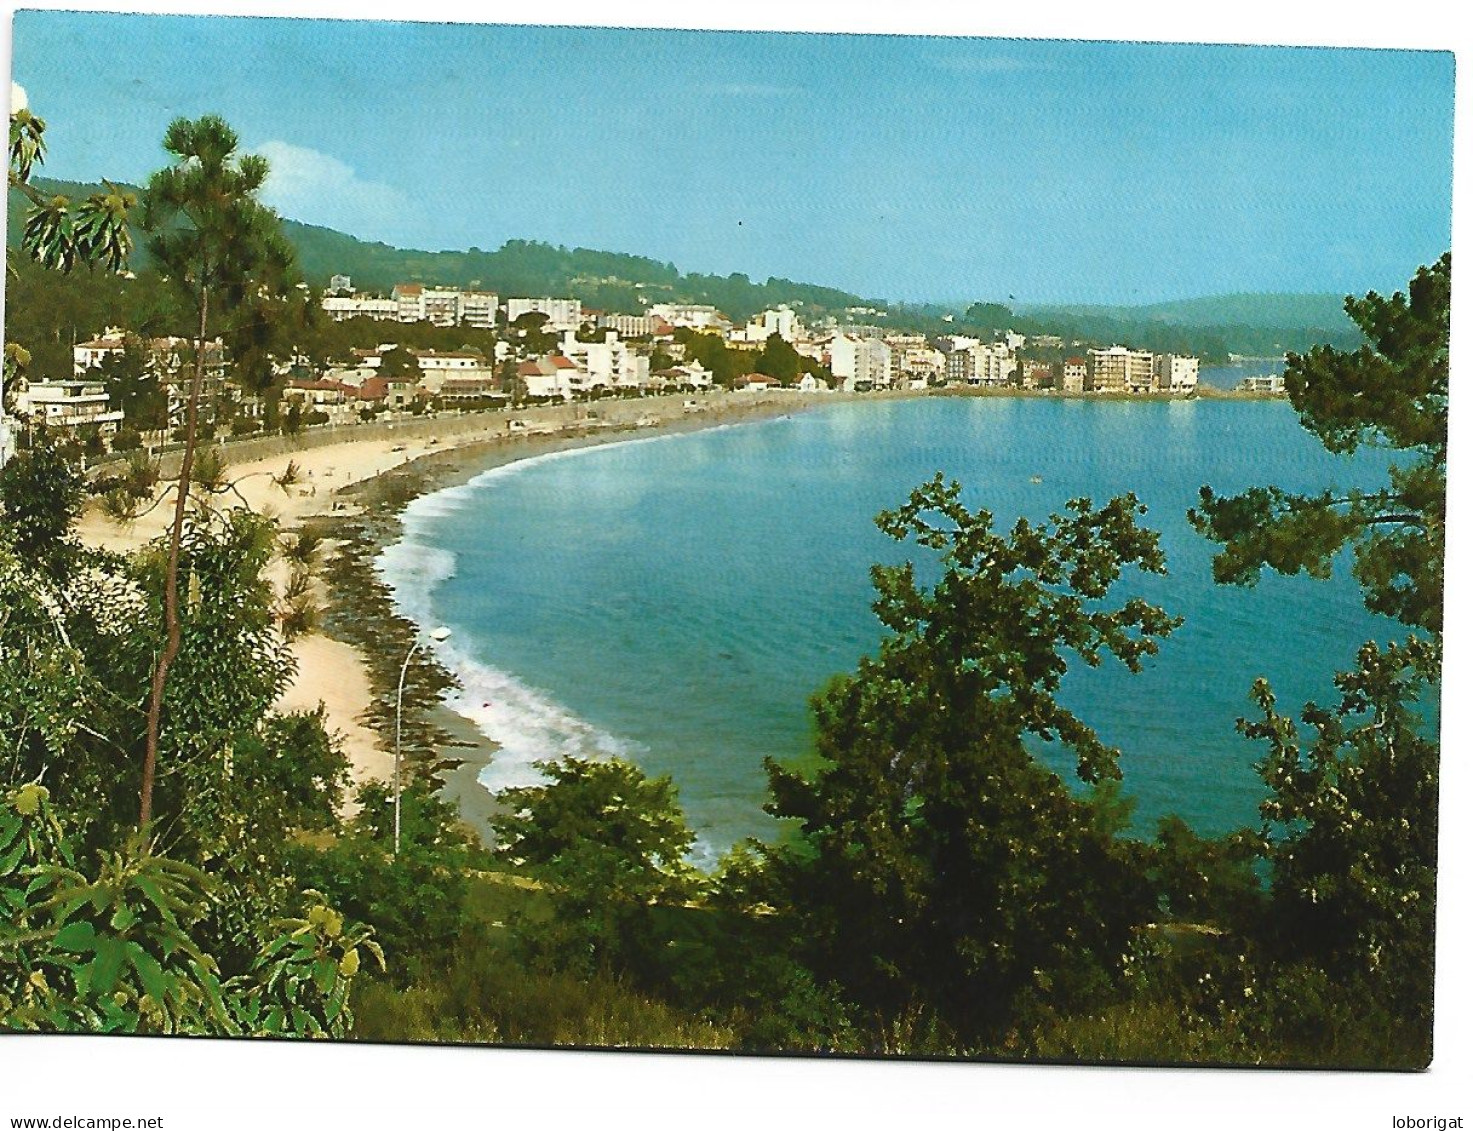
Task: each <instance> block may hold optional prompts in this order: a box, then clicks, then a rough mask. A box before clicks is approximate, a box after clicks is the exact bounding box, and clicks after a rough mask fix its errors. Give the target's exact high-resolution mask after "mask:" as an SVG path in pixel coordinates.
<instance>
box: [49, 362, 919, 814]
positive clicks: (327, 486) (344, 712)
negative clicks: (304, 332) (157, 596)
mask: <svg viewBox="0 0 1473 1131" xmlns="http://www.w3.org/2000/svg"><path fill="white" fill-rule="evenodd" d="M887 395H888V396H896V395H912V396H913V395H916V394H914V393H911V394H880V396H887ZM868 396H870V397H871V398H874V397H876V396H877V395H876V394H868ZM848 399H851V395H846V394H842V393H828V394H822V393H819V394H801V393H797V392H790V391H784V392H761V393H745V392H744V393H724V394H723V393H715V394H705V395H702V396H700V397H698V398H690V397H686V396H680V395H674V396H662V397H645V398H640V399H638V400H628V401H606V402H598V403H597V404H595V405H593V406H583V405H557V406H547V407H542V408H535V409H529V410H527V411H525V412H516V413H513V414H510V415H509V414H507V413H502V412H497V413H484V414H474V415H471V414H467V415H447V416H442V417H433V418H411V419H406V420H404V421H403V422H402V423H396V429H397V431H396V434H394V435H392V436H391V437H390V438H388V439H378V438H375V439H368V438H364V439H354V438H349V437H351V436H352V433H353V429H352V428H345V429H340V430H338V432H337V433H336V434H335V435H336V436H344V437H345V438H344V439H343V440H341V441H338V442H329V443H322V442H321V436H320V435H318V436H314V437H312V438H313V439H314V440H316V441H317V446H311V447H309V446H306V445H305V444H304V445H303V446H302V447H301V448H299V449H296V450H291V451H286V452H282V453H280V454H276V455H272V456H268V457H265V458H259V459H253V460H244V461H240V462H237V461H236V460H234V459H231V456H230V449H229V448H228V447H227V449H226V459H227V461H228V465H227V472H226V478H228V479H229V480H230V481H231V482H233V483H234V484H235V485H236V491H237V492H238V495H237V494H235V493H230V494H226V495H223V496H221V497H220V498H219V501H218V505H219V506H221V507H222V508H233V507H238V506H249V507H250V508H251V509H252V510H255V511H257V512H259V513H263V514H269V515H272V516H274V517H275V518H276V519H277V520H278V521H279V522H280V524H281V527H282V528H283V529H284V530H290V529H292V528H294V527H297V526H300V525H301V524H302V523H304V522H306V521H308V520H310V519H313V518H320V517H324V516H346V515H352V514H355V513H359V512H360V510H361V504H360V502H359V500H358V496H359V495H360V493H361V490H362V485H363V484H364V483H366V482H367V481H369V480H372V479H374V478H375V477H377V476H380V475H383V474H384V473H385V472H388V471H391V470H395V469H399V468H404V467H407V466H409V465H413V467H414V470H415V471H417V472H420V473H422V474H423V475H424V476H425V478H426V479H427V480H428V481H429V483H430V484H431V485H432V489H439V488H442V487H448V486H453V485H454V484H456V483H459V482H464V481H466V480H467V479H470V478H471V477H473V476H474V475H476V474H478V473H479V472H481V471H483V470H486V469H487V468H491V467H496V466H500V465H504V464H507V463H511V462H515V461H517V460H521V459H526V458H528V457H530V456H534V455H539V454H541V453H544V452H547V451H553V450H562V449H567V448H573V447H585V446H591V445H596V444H604V443H617V442H619V441H622V440H628V439H632V438H634V437H636V436H638V435H642V434H649V433H651V432H653V431H655V430H661V431H695V430H698V429H701V428H708V427H714V426H717V425H725V424H732V423H738V422H741V421H745V420H756V419H763V418H768V417H772V416H777V415H782V414H784V413H787V412H793V411H801V410H804V409H809V408H813V407H815V406H818V405H823V404H831V403H838V402H839V401H842V400H848ZM693 400H694V407H692V401H693ZM512 419H515V420H516V421H518V423H519V425H520V427H518V428H517V429H515V430H513V429H512V428H511V427H510V420H512ZM379 431H381V429H379ZM292 464H295V466H296V471H297V476H296V481H295V483H294V484H293V485H292V486H291V487H289V488H287V489H283V488H282V487H281V486H280V485H279V484H278V482H277V480H279V479H280V478H281V477H282V475H283V474H284V473H285V472H286V471H287V469H288V467H289V466H290V465H292ZM166 489H167V488H166V487H164V486H161V488H160V490H161V491H164V490H166ZM172 515H173V505H172V494H170V495H169V497H168V498H167V499H166V500H165V501H164V502H163V503H162V504H161V505H158V506H156V507H154V508H153V509H152V510H151V511H149V512H148V513H147V514H145V515H143V516H142V517H141V518H139V519H138V520H136V521H134V522H131V523H128V524H122V525H120V524H119V523H117V522H116V521H115V520H113V519H111V518H109V517H108V516H106V515H105V514H103V513H102V511H101V510H100V508H98V507H96V506H93V507H90V508H89V509H88V510H87V511H86V512H85V513H84V515H83V517H82V519H81V521H80V522H79V523H78V534H79V535H80V537H81V538H82V539H83V540H84V541H85V542H87V543H88V544H89V545H94V546H98V547H102V548H107V549H111V550H114V551H117V552H120V553H129V552H132V551H134V550H137V549H138V548H140V547H142V546H143V545H145V544H146V543H148V542H149V541H151V540H153V539H155V538H157V537H159V536H160V535H162V534H164V533H165V531H166V530H167V529H168V526H169V522H170V520H171V518H172ZM386 517H387V516H386ZM329 552H331V545H330V544H329ZM283 576H284V571H283ZM291 647H292V651H293V653H294V655H295V656H296V659H297V674H296V678H295V680H294V681H293V683H292V685H291V686H290V687H289V688H288V689H287V691H286V692H285V693H284V694H283V695H282V697H281V699H280V700H279V701H278V703H277V706H278V708H279V709H282V710H292V711H297V710H314V709H316V708H317V707H319V706H321V708H322V709H323V712H324V719H325V722H326V725H327V729H328V731H329V733H332V734H334V735H335V736H336V737H337V738H338V739H339V741H340V742H341V743H342V750H343V753H344V754H345V756H346V757H347V759H348V763H349V767H350V773H351V777H352V782H353V785H354V787H356V786H357V785H359V784H361V783H363V782H365V781H371V780H380V781H382V780H387V779H388V778H389V777H390V776H391V775H392V772H393V754H392V749H391V746H390V741H388V740H385V739H384V738H383V737H381V736H380V735H379V734H377V733H376V732H375V731H374V730H373V729H371V728H370V727H369V726H368V725H367V724H366V723H365V722H364V720H363V712H364V710H365V709H366V708H367V707H368V705H369V703H370V700H371V691H370V682H369V675H368V669H367V665H366V664H365V661H364V657H363V655H362V654H361V653H360V652H359V651H358V649H357V648H355V647H353V646H352V645H350V644H347V643H344V642H343V641H340V640H336V639H333V638H332V637H330V636H326V635H323V634H321V633H314V634H312V635H309V636H306V637H303V638H301V639H298V640H296V641H294V642H293V643H292V645H291ZM437 721H438V723H439V725H440V726H441V729H442V730H445V731H447V732H448V733H450V734H451V735H453V736H454V739H455V743H456V746H455V749H454V751H453V754H452V756H453V757H454V758H456V759H458V760H459V761H460V765H459V766H458V767H457V768H455V769H454V770H451V771H450V772H449V773H448V774H447V775H445V782H444V786H445V788H444V794H445V796H446V797H447V799H449V800H451V801H453V802H455V803H456V804H457V805H458V806H459V808H460V809H461V812H462V814H463V815H464V816H465V817H466V819H467V821H468V823H470V824H471V825H472V826H474V827H476V828H477V829H481V828H484V823H485V819H486V817H487V815H488V814H489V812H490V808H491V804H490V803H491V798H490V796H489V794H487V793H486V792H485V790H483V789H482V788H480V786H479V785H478V784H477V781H476V774H477V772H478V771H479V769H480V768H481V767H482V766H484V765H485V764H486V762H487V761H488V759H489V757H490V755H491V753H492V750H493V747H492V746H491V744H490V743H489V740H487V739H485V738H484V736H481V735H480V734H479V732H477V731H476V730H475V728H474V727H473V726H472V725H471V724H470V723H469V722H468V721H467V720H465V719H462V718H460V716H458V715H455V714H453V713H452V712H450V710H449V709H448V708H445V707H443V705H442V707H441V708H440V710H439V713H438V717H437Z"/></svg>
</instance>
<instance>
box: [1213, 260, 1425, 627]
mask: <svg viewBox="0 0 1473 1131" xmlns="http://www.w3.org/2000/svg"><path fill="white" fill-rule="evenodd" d="M1451 293H1452V255H1451V253H1449V254H1447V255H1444V256H1443V257H1442V258H1441V259H1440V260H1438V261H1437V263H1435V264H1434V265H1433V266H1431V267H1422V268H1419V269H1418V271H1417V274H1416V276H1415V277H1414V278H1413V279H1412V281H1411V284H1410V286H1409V287H1408V288H1407V292H1406V293H1405V294H1403V293H1401V292H1397V293H1396V294H1394V295H1392V296H1391V298H1389V299H1388V298H1382V297H1381V296H1380V295H1378V294H1376V293H1375V292H1374V291H1373V292H1371V293H1369V294H1367V295H1366V296H1365V298H1363V299H1356V298H1347V299H1346V300H1345V310H1346V313H1348V314H1349V315H1350V317H1351V319H1352V320H1353V321H1354V322H1355V324H1356V325H1357V326H1358V327H1359V328H1360V330H1361V332H1362V334H1363V335H1364V336H1365V339H1366V341H1365V343H1364V344H1363V345H1362V346H1361V347H1360V348H1359V349H1357V350H1355V351H1353V352H1347V351H1344V350H1339V349H1335V348H1333V347H1331V346H1315V347H1314V348H1313V349H1311V350H1310V351H1309V353H1308V354H1303V355H1300V354H1290V355H1289V362H1288V365H1287V367H1286V368H1285V370H1284V385H1285V388H1286V389H1287V390H1288V393H1289V400H1290V403H1292V404H1293V406H1294V408H1295V409H1296V410H1297V411H1298V413H1299V419H1300V421H1301V423H1303V425H1304V426H1305V427H1306V428H1307V429H1309V430H1310V431H1311V432H1312V433H1314V435H1315V436H1316V437H1317V438H1318V439H1319V440H1320V442H1321V443H1323V444H1324V446H1325V447H1326V448H1327V449H1328V450H1330V451H1332V452H1338V453H1345V454H1349V453H1351V452H1354V451H1355V450H1356V449H1357V448H1359V447H1361V446H1363V445H1364V446H1376V447H1384V448H1389V449H1391V450H1393V451H1399V452H1405V453H1407V454H1408V456H1410V457H1411V458H1410V459H1409V460H1408V461H1406V462H1401V463H1398V464H1397V465H1395V466H1393V467H1392V468H1391V470H1390V471H1389V472H1388V475H1387V484H1386V486H1384V487H1381V488H1379V489H1377V490H1373V491H1364V490H1349V491H1324V492H1322V493H1320V494H1316V495H1298V494H1292V493H1289V492H1286V491H1283V490H1281V489H1279V488H1277V487H1254V488H1251V489H1249V490H1247V491H1244V492H1242V493H1241V494H1238V495H1233V496H1227V497H1223V496H1219V495H1217V494H1216V493H1215V492H1214V491H1213V490H1212V488H1211V487H1203V488H1202V501H1201V503H1200V505H1199V506H1198V507H1197V508H1196V509H1195V510H1193V511H1191V512H1190V513H1189V518H1190V519H1191V521H1192V523H1193V525H1195V526H1196V527H1197V529H1198V530H1199V531H1201V532H1202V533H1203V534H1204V535H1206V536H1207V537H1208V538H1210V539H1212V540H1213V541H1215V542H1218V543H1221V545H1222V547H1223V548H1222V550H1221V551H1220V552H1219V553H1218V555H1217V557H1216V559H1215V560H1214V561H1213V575H1214V576H1215V577H1216V578H1217V580H1218V581H1221V582H1231V583H1234V584H1240V585H1251V584H1252V583H1253V582H1254V581H1255V580H1256V579H1257V577H1258V575H1259V572H1260V571H1261V570H1262V569H1263V568H1265V567H1267V568H1269V569H1273V570H1277V571H1278V572H1280V573H1286V574H1293V573H1300V572H1305V573H1308V574H1310V575H1311V576H1313V577H1328V576H1329V575H1330V572H1331V567H1332V564H1333V562H1334V559H1335V556H1336V554H1338V553H1339V552H1340V550H1341V549H1343V548H1344V547H1345V546H1347V545H1350V546H1353V547H1354V550H1355V576H1356V579H1357V580H1358V581H1359V582H1360V585H1361V588H1362V590H1363V591H1364V593H1365V602H1366V607H1367V608H1369V609H1371V610H1372V611H1373V612H1377V613H1383V614H1385V615H1387V616H1391V617H1395V618H1397V619H1398V620H1400V621H1401V622H1402V623H1404V624H1407V625H1410V626H1413V627H1417V628H1422V629H1425V630H1427V631H1429V632H1432V633H1434V634H1440V633H1441V631H1442V559H1443V549H1444V544H1445V537H1446V523H1447V383H1448V328H1449V314H1450V300H1451Z"/></svg>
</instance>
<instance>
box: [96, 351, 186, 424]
mask: <svg viewBox="0 0 1473 1131" xmlns="http://www.w3.org/2000/svg"><path fill="white" fill-rule="evenodd" d="M89 376H93V377H97V378H99V379H101V381H102V382H103V385H104V387H105V388H106V389H107V394H108V403H109V405H110V406H111V407H113V408H116V409H120V410H121V411H122V413H123V416H124V419H125V420H126V421H127V422H128V424H129V425H131V426H132V428H133V429H134V430H135V434H136V431H137V430H138V429H148V430H151V431H157V430H160V429H163V428H167V427H168V426H169V398H168V394H167V393H165V391H164V389H163V386H162V385H161V384H160V382H159V378H158V374H157V373H156V372H155V371H154V367H153V365H152V364H151V362H150V359H149V356H148V351H147V349H146V347H145V346H144V344H143V342H142V341H141V340H140V339H138V338H136V337H133V336H129V337H126V338H124V340H123V350H122V352H121V353H113V354H109V355H108V356H107V357H105V358H104V359H103V360H102V363H101V364H100V365H99V366H97V368H96V369H95V370H93V371H92V372H91V373H90V374H89ZM115 446H116V445H115Z"/></svg>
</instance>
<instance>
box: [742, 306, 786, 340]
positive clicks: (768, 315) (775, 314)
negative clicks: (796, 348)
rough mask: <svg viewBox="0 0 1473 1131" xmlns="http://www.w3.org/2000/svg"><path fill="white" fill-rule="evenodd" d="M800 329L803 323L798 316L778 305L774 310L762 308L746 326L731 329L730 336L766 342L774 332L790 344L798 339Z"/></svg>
mask: <svg viewBox="0 0 1473 1131" xmlns="http://www.w3.org/2000/svg"><path fill="white" fill-rule="evenodd" d="M802 330H803V324H802V323H801V322H799V321H798V316H797V315H796V314H794V313H793V312H792V311H791V310H789V309H788V308H787V307H786V306H780V307H778V308H777V309H776V310H764V311H763V312H762V313H761V314H759V315H757V317H756V318H754V319H752V320H751V321H750V322H748V323H747V324H746V326H744V327H742V328H741V329H739V330H733V331H732V335H731V336H732V337H733V338H734V339H736V340H738V341H744V342H766V341H767V339H768V338H770V337H772V335H774V334H776V335H777V336H778V337H779V338H781V339H782V340H783V341H785V342H787V343H789V344H792V343H793V342H795V341H797V340H798V337H799V335H800V333H801V332H802Z"/></svg>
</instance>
